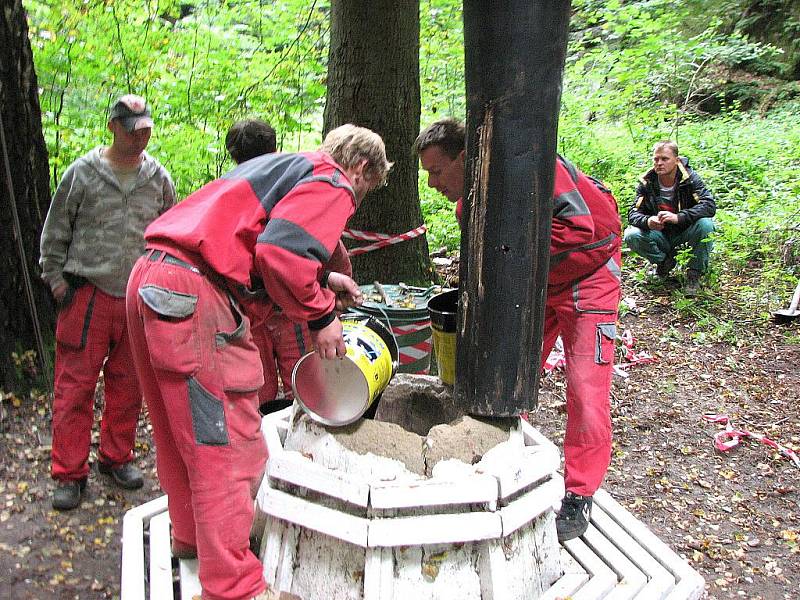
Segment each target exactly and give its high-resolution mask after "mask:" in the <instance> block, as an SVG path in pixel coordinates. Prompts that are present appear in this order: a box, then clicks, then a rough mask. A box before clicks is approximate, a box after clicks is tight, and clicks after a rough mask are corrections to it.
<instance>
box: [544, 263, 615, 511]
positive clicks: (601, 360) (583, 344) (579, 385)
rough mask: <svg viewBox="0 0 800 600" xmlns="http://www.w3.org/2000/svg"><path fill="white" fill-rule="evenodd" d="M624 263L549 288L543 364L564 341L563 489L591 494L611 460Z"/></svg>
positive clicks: (605, 266) (606, 266)
mask: <svg viewBox="0 0 800 600" xmlns="http://www.w3.org/2000/svg"><path fill="white" fill-rule="evenodd" d="M618 264H619V263H618V262H616V261H614V260H613V259H612V260H610V261H609V262H608V263H607V264H606V265H604V266H603V267H601V268H600V269H598V270H597V271H595V272H594V273H592V274H591V275H588V276H587V277H585V278H583V279H581V280H579V281H577V282H573V283H572V284H567V285H566V286H563V287H559V288H558V289H556V290H551V289H548V293H547V303H546V305H545V316H544V340H543V344H542V365H544V361H545V360H546V358H547V356H548V354H549V353H550V350H551V349H552V348H553V345H554V344H555V341H556V338H557V337H558V336H559V335H561V339H562V340H563V342H564V356H565V359H566V377H567V431H566V434H565V435H564V487H565V489H566V490H567V491H570V492H573V493H574V494H578V495H579V496H592V495H593V494H594V493H595V492H596V491H597V489H598V488H599V487H600V484H601V483H602V481H603V477H604V476H605V474H606V471H607V469H608V465H609V464H610V462H611V405H610V401H609V394H610V392H611V376H612V374H613V366H614V340H615V338H616V322H617V310H618V307H619V300H620V287H619V267H618V266H617V265H618Z"/></svg>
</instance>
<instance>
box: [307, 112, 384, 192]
mask: <svg viewBox="0 0 800 600" xmlns="http://www.w3.org/2000/svg"><path fill="white" fill-rule="evenodd" d="M320 150H322V151H323V152H327V153H328V154H330V155H331V157H332V158H333V160H335V161H336V162H337V163H339V165H341V166H342V167H344V168H345V169H351V168H353V167H355V166H356V165H358V163H360V162H361V161H362V160H365V159H366V161H367V164H366V166H365V167H364V175H365V176H367V177H369V178H371V179H376V180H377V181H378V182H379V183H381V184H382V183H383V182H385V181H386V176H387V175H388V174H389V169H391V168H392V164H393V163H390V162H389V160H388V159H387V158H386V146H385V145H384V143H383V140H382V139H381V136H379V135H378V134H377V133H375V132H374V131H372V130H371V129H367V128H366V127H357V126H356V125H352V124H350V123H348V124H347V125H342V126H340V127H337V128H336V129H332V130H331V131H329V132H328V135H326V136H325V140H324V141H323V142H322V146H320Z"/></svg>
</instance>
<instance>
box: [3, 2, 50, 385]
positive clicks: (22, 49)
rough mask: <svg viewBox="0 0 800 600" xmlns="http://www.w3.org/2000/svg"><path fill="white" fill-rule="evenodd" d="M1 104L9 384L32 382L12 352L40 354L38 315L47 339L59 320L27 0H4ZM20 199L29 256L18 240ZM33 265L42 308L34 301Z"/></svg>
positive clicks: (5, 342)
mask: <svg viewBox="0 0 800 600" xmlns="http://www.w3.org/2000/svg"><path fill="white" fill-rule="evenodd" d="M0 111H2V122H3V133H4V134H5V141H6V149H7V151H8V164H9V167H10V171H11V180H10V184H11V185H10V186H9V177H8V175H7V170H6V166H5V164H6V163H5V157H4V156H2V148H0V198H2V201H0V272H2V274H3V276H2V277H1V278H0V349H1V350H0V387H2V388H3V389H6V390H8V389H11V388H13V387H15V386H16V385H18V384H21V383H25V382H23V381H20V378H19V376H18V374H17V369H15V365H14V361H13V360H12V357H11V353H12V352H15V351H16V352H20V351H26V350H31V349H32V350H37V353H38V348H37V340H36V338H37V336H36V329H35V324H34V315H36V318H37V320H38V322H39V324H40V325H41V331H42V333H43V337H44V339H45V341H50V340H52V331H53V322H54V311H53V304H52V302H51V296H50V290H49V289H48V288H47V286H45V285H44V283H43V282H42V280H41V278H40V277H39V267H38V261H39V236H40V234H41V231H42V224H43V223H44V217H45V215H46V214H47V208H48V206H49V204H50V186H49V182H48V166H47V147H46V145H45V141H44V136H43V135H42V115H41V110H40V108H39V95H38V85H37V81H36V72H35V70H34V66H33V54H32V52H31V45H30V41H29V39H28V24H27V15H26V13H25V9H24V8H23V6H22V2H21V0H4V2H3V4H2V14H0ZM12 190H13V194H12V193H11V191H12ZM12 203H13V204H12ZM14 206H16V212H17V214H18V219H19V225H20V232H21V240H22V246H23V248H24V254H25V258H24V261H23V260H22V258H21V256H20V254H21V253H20V250H19V244H18V243H17V237H16V236H17V233H16V231H15V229H16V224H15V223H14V218H13V207H14ZM26 272H27V274H29V276H30V284H31V288H32V290H31V291H32V296H33V303H34V305H35V311H34V310H32V308H31V306H30V302H29V300H28V297H29V296H28V293H27V290H26V281H25V273H26ZM41 358H42V357H40V359H41ZM47 363H49V360H48V361H47ZM40 364H41V363H40ZM26 375H27V376H30V374H26Z"/></svg>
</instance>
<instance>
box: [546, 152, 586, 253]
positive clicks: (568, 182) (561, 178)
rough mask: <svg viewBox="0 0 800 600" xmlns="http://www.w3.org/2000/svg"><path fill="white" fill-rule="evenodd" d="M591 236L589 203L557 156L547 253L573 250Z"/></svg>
mask: <svg viewBox="0 0 800 600" xmlns="http://www.w3.org/2000/svg"><path fill="white" fill-rule="evenodd" d="M593 238H594V221H593V220H592V214H591V212H590V211H589V207H588V206H587V204H586V202H585V201H584V199H583V196H581V194H580V192H579V191H578V189H577V187H575V182H574V181H573V180H572V177H570V175H569V171H567V169H566V168H565V167H564V165H562V164H561V161H558V160H557V161H556V178H555V185H554V188H553V224H552V233H551V237H550V256H557V255H559V254H561V253H563V252H569V251H570V250H574V249H575V248H578V247H580V246H583V245H584V244H587V243H589V242H591V241H592V239H593Z"/></svg>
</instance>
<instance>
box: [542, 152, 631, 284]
mask: <svg viewBox="0 0 800 600" xmlns="http://www.w3.org/2000/svg"><path fill="white" fill-rule="evenodd" d="M621 233H622V225H621V223H620V218H619V209H618V208H617V201H616V200H615V199H614V196H613V195H612V194H611V192H610V191H609V190H608V189H607V188H606V187H605V186H604V185H603V184H602V183H601V182H600V181H598V180H596V179H594V178H592V177H588V176H587V175H585V174H583V173H582V172H581V171H579V170H578V169H577V168H576V167H575V165H573V164H572V163H571V162H569V161H568V160H566V159H565V158H563V157H561V156H559V157H558V160H556V177H555V184H554V187H553V224H552V234H551V237H550V273H549V275H548V280H547V283H548V285H549V286H560V285H564V284H567V283H572V282H574V281H577V280H578V279H581V278H583V277H585V276H587V275H589V274H591V273H593V272H594V271H596V270H597V269H599V268H600V267H602V266H603V265H606V264H608V266H609V268H610V269H611V270H612V271H613V272H614V273H615V274H616V275H617V276H619V271H620V264H621V260H622V251H621V248H622V239H621Z"/></svg>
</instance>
